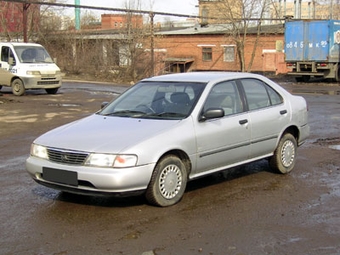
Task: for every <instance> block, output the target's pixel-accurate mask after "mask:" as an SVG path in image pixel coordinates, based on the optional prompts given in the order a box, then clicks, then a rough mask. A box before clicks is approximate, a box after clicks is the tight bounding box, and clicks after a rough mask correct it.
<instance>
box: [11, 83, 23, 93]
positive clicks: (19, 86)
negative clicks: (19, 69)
mask: <svg viewBox="0 0 340 255" xmlns="http://www.w3.org/2000/svg"><path fill="white" fill-rule="evenodd" d="M11 86H12V93H13V94H14V95H16V96H22V95H23V94H25V86H24V83H23V82H22V81H21V80H20V79H15V80H14V81H13V82H12V84H11Z"/></svg>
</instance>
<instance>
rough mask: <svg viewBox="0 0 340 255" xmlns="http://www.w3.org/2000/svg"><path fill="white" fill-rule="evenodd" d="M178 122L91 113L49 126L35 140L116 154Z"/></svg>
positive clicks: (41, 143)
mask: <svg viewBox="0 0 340 255" xmlns="http://www.w3.org/2000/svg"><path fill="white" fill-rule="evenodd" d="M179 122H180V120H155V119H138V118H123V117H112V116H102V115H97V114H94V115H91V116H89V117H86V118H84V119H81V120H78V121H75V122H72V123H70V124H67V125H64V126H61V127H59V128H56V129H53V130H51V131H49V132H47V133H45V134H43V135H42V136H40V137H38V138H37V139H36V141H35V143H37V144H40V145H44V146H48V147H54V148H59V149H67V150H77V151H86V152H99V153H120V152H121V151H123V150H125V149H128V148H130V147H131V146H134V145H136V144H138V143H140V142H142V141H144V140H147V139H149V138H152V137H153V136H156V135H157V134H159V133H161V132H164V131H165V130H168V129H170V128H172V127H173V126H175V125H176V124H177V123H179Z"/></svg>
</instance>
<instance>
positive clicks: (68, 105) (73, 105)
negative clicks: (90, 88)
mask: <svg viewBox="0 0 340 255" xmlns="http://www.w3.org/2000/svg"><path fill="white" fill-rule="evenodd" d="M48 106H57V107H78V106H80V104H48Z"/></svg>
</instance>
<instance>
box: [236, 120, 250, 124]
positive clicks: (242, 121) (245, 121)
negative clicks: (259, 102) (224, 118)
mask: <svg viewBox="0 0 340 255" xmlns="http://www.w3.org/2000/svg"><path fill="white" fill-rule="evenodd" d="M238 123H240V125H244V124H246V123H248V120H247V119H244V120H240V121H239V122H238Z"/></svg>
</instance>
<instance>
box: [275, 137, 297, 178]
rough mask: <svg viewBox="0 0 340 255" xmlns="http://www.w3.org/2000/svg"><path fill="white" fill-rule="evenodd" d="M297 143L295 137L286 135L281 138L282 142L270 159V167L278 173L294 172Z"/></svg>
mask: <svg viewBox="0 0 340 255" xmlns="http://www.w3.org/2000/svg"><path fill="white" fill-rule="evenodd" d="M296 150H297V142H296V139H295V137H294V136H293V135H292V134H290V133H286V134H284V135H283V136H282V137H281V140H280V142H279V144H278V146H277V148H276V150H275V152H274V155H273V156H272V157H271V158H270V166H271V167H272V168H273V169H275V170H276V171H278V172H280V173H282V174H287V173H289V172H290V171H292V170H293V168H294V165H295V162H296V156H297V155H296Z"/></svg>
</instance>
